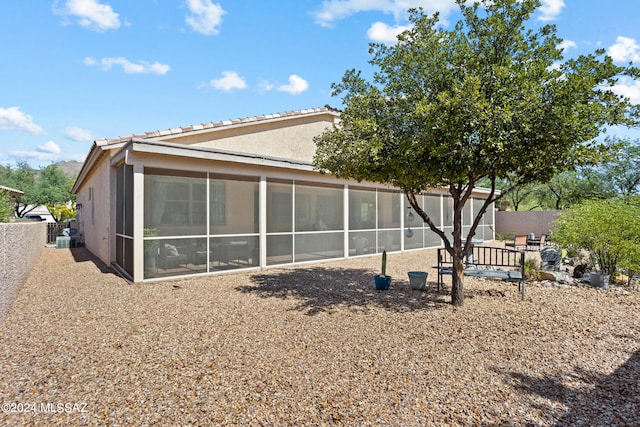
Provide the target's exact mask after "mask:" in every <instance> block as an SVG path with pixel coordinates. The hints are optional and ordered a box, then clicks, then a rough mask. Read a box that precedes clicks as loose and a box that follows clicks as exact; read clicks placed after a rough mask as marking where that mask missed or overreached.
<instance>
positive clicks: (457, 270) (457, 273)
mask: <svg viewBox="0 0 640 427" xmlns="http://www.w3.org/2000/svg"><path fill="white" fill-rule="evenodd" d="M463 285H464V262H463V259H462V257H458V256H454V257H453V271H452V272H451V304H453V305H454V306H456V307H462V305H463V304H464V286H463Z"/></svg>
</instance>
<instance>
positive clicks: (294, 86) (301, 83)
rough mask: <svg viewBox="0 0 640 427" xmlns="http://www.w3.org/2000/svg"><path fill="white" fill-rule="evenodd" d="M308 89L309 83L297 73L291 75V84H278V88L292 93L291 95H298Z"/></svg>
mask: <svg viewBox="0 0 640 427" xmlns="http://www.w3.org/2000/svg"><path fill="white" fill-rule="evenodd" d="M307 89H309V83H307V81H306V80H305V79H303V78H302V77H300V76H296V75H295V74H292V75H290V76H289V84H286V85H282V86H278V88H277V90H279V91H281V92H287V93H290V94H291V95H298V94H300V93H302V92H304V91H305V90H307Z"/></svg>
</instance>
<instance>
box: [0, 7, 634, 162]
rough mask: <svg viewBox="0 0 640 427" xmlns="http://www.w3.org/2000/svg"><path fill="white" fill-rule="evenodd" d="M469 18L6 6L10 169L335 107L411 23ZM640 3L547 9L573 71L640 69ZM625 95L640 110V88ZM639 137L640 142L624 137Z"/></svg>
mask: <svg viewBox="0 0 640 427" xmlns="http://www.w3.org/2000/svg"><path fill="white" fill-rule="evenodd" d="M411 7H422V8H423V9H424V10H425V11H426V12H428V13H433V12H439V13H440V19H441V22H442V25H443V26H444V27H445V28H449V29H450V28H451V26H452V25H453V24H454V23H455V22H456V21H457V20H458V19H459V10H458V8H457V7H456V5H455V0H279V1H275V0H261V1H258V0H2V2H0V53H1V56H0V57H1V58H2V61H1V62H0V164H2V165H10V166H15V165H16V164H17V162H27V163H28V164H30V165H31V166H32V167H34V168H39V167H45V166H47V165H49V164H51V163H53V162H58V161H64V160H77V161H84V160H85V158H86V155H87V154H88V152H89V149H90V147H91V144H92V143H93V141H94V140H96V139H103V138H111V137H118V136H125V135H131V134H135V133H143V132H149V131H154V130H162V129H169V128H175V127H180V126H188V125H194V124H201V123H208V122H215V121H221V120H229V119H236V118H244V117H252V116H256V115H262V114H270V113H279V112H286V111H293V110H300V109H307V108H315V107H322V106H324V105H327V104H329V105H331V106H332V107H335V108H341V107H342V105H341V100H340V98H337V97H332V96H331V84H332V83H335V82H339V81H340V79H341V78H342V76H343V75H344V73H345V71H347V70H349V69H352V68H356V69H360V70H363V71H365V72H367V71H369V72H370V69H369V65H368V62H367V61H368V60H369V59H370V55H369V53H368V49H369V43H371V42H376V43H380V42H382V43H387V44H392V43H394V41H395V36H396V35H397V34H398V33H399V32H400V31H402V30H403V29H406V28H407V26H408V25H409V22H408V19H407V10H408V9H409V8H411ZM638 16H640V1H638V0H608V1H606V2H605V1H602V0H542V6H541V7H540V8H539V9H538V10H537V11H536V13H535V15H534V17H533V19H532V21H531V25H533V26H538V27H539V26H542V25H545V24H554V25H556V26H557V34H558V36H559V37H560V38H562V39H563V40H564V43H563V47H564V49H565V50H564V53H565V58H568V57H573V56H577V55H580V54H586V53H590V52H593V51H594V50H595V49H598V48H603V49H605V50H606V51H607V53H608V54H609V55H610V56H611V57H612V58H613V59H614V61H615V62H616V63H619V64H621V65H623V64H626V63H628V62H629V61H634V62H640V25H638ZM616 90H617V91H618V93H620V94H624V95H625V96H628V97H629V98H631V100H632V101H633V102H636V103H640V83H635V82H633V81H621V82H619V85H618V86H617V87H616ZM615 132H617V134H616V135H617V136H620V137H629V138H631V137H633V138H637V137H638V136H637V134H634V133H633V132H635V131H627V130H624V129H618V130H615Z"/></svg>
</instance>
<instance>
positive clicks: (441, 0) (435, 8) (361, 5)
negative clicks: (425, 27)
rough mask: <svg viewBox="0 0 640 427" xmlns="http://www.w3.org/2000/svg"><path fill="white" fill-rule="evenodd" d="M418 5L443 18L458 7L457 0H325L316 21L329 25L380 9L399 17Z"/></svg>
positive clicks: (316, 14) (427, 11)
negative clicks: (437, 13) (357, 14)
mask: <svg viewBox="0 0 640 427" xmlns="http://www.w3.org/2000/svg"><path fill="white" fill-rule="evenodd" d="M425 3H428V4H425ZM417 7H422V8H423V9H424V11H425V13H427V14H431V13H434V12H440V14H441V18H442V19H446V17H447V16H449V14H450V13H451V12H452V11H453V10H455V9H457V6H456V2H455V0H430V1H429V2H425V1H424V0H324V1H323V2H322V6H321V7H320V10H318V11H317V12H316V13H315V14H314V17H315V20H316V23H318V24H320V25H322V26H325V27H329V26H331V25H332V24H333V23H334V22H335V21H338V20H340V19H343V18H346V17H348V16H351V15H354V14H356V13H359V12H371V11H380V12H383V13H388V14H392V15H393V16H395V17H396V19H397V18H399V17H403V16H405V15H406V13H407V10H408V9H410V8H417Z"/></svg>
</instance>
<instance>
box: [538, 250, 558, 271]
mask: <svg viewBox="0 0 640 427" xmlns="http://www.w3.org/2000/svg"><path fill="white" fill-rule="evenodd" d="M540 259H541V260H542V269H543V270H545V271H559V270H560V262H561V261H562V253H561V252H560V251H559V250H558V249H557V248H554V247H553V246H545V247H543V248H542V249H540Z"/></svg>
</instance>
